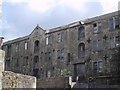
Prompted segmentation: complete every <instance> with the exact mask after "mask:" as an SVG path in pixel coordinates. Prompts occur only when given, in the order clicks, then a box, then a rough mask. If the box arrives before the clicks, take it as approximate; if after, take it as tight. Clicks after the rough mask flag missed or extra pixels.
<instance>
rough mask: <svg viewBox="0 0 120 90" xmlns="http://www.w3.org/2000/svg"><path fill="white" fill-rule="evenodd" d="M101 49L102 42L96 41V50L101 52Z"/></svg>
mask: <svg viewBox="0 0 120 90" xmlns="http://www.w3.org/2000/svg"><path fill="white" fill-rule="evenodd" d="M102 49H103V41H102V40H98V45H97V50H98V51H101V50H102Z"/></svg>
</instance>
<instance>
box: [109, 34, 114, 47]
mask: <svg viewBox="0 0 120 90" xmlns="http://www.w3.org/2000/svg"><path fill="white" fill-rule="evenodd" d="M110 48H115V37H112V36H111V37H110Z"/></svg>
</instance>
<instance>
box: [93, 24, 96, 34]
mask: <svg viewBox="0 0 120 90" xmlns="http://www.w3.org/2000/svg"><path fill="white" fill-rule="evenodd" d="M93 30H94V32H97V23H94V24H93Z"/></svg>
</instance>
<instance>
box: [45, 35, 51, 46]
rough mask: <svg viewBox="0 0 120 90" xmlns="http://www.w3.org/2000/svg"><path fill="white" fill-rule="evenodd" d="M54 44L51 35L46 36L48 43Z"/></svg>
mask: <svg viewBox="0 0 120 90" xmlns="http://www.w3.org/2000/svg"><path fill="white" fill-rule="evenodd" d="M49 44H52V38H51V36H47V37H46V45H49Z"/></svg>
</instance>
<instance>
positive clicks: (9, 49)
mask: <svg viewBox="0 0 120 90" xmlns="http://www.w3.org/2000/svg"><path fill="white" fill-rule="evenodd" d="M10 55H11V45H8V46H7V56H8V57H9V56H10Z"/></svg>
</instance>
